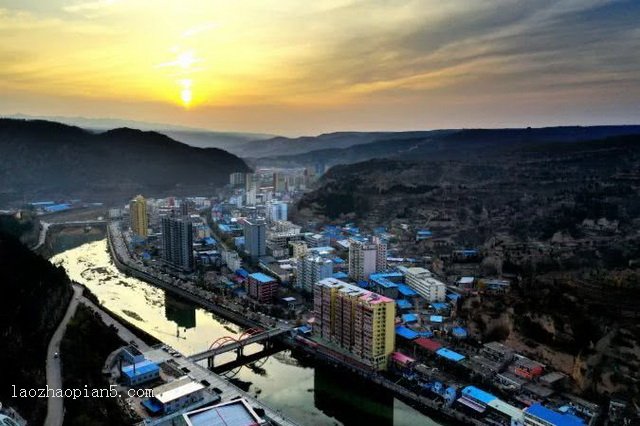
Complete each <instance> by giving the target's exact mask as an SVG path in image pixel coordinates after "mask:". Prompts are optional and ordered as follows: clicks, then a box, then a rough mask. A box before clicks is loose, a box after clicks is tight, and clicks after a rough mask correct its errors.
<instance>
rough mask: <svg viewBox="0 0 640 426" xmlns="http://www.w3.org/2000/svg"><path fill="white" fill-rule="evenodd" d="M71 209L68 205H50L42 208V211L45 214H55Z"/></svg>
mask: <svg viewBox="0 0 640 426" xmlns="http://www.w3.org/2000/svg"><path fill="white" fill-rule="evenodd" d="M70 208H71V205H70V204H51V205H47V206H44V208H43V210H44V211H46V212H47V213H57V212H62V211H65V210H69V209H70Z"/></svg>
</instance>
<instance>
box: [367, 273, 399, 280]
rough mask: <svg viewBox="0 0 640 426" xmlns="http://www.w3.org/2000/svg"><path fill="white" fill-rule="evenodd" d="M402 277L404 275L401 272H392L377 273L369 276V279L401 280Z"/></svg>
mask: <svg viewBox="0 0 640 426" xmlns="http://www.w3.org/2000/svg"><path fill="white" fill-rule="evenodd" d="M402 277H404V275H403V274H402V272H397V271H392V272H377V273H375V274H371V276H370V277H369V278H371V279H373V278H387V279H390V278H402Z"/></svg>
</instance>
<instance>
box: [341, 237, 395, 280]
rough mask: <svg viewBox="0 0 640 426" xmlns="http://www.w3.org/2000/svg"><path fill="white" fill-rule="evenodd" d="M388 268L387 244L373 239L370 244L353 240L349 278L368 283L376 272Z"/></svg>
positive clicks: (350, 251) (350, 249) (351, 241)
mask: <svg viewBox="0 0 640 426" xmlns="http://www.w3.org/2000/svg"><path fill="white" fill-rule="evenodd" d="M386 268H387V243H386V242H385V241H384V240H382V239H380V238H378V237H373V238H372V239H371V241H370V242H368V241H360V240H356V239H351V240H350V243H349V277H351V279H353V280H355V281H366V280H368V279H369V276H370V275H371V274H373V273H375V272H381V271H384V270H385V269H386Z"/></svg>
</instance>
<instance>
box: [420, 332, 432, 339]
mask: <svg viewBox="0 0 640 426" xmlns="http://www.w3.org/2000/svg"><path fill="white" fill-rule="evenodd" d="M418 335H419V336H420V337H426V338H427V339H428V338H429V337H433V333H432V332H430V331H419V332H418Z"/></svg>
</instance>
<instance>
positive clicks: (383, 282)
mask: <svg viewBox="0 0 640 426" xmlns="http://www.w3.org/2000/svg"><path fill="white" fill-rule="evenodd" d="M369 279H370V280H371V281H373V282H374V283H376V284H378V285H379V286H380V287H383V288H396V287H398V284H396V283H394V282H392V281H390V280H388V279H387V278H385V277H379V276H378V277H373V276H371V277H369Z"/></svg>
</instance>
